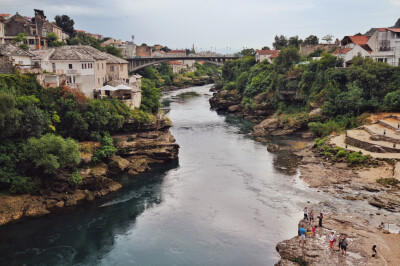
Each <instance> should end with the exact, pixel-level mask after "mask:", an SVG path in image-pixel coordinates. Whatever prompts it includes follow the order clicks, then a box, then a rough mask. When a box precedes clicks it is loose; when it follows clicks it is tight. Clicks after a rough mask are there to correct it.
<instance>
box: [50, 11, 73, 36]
mask: <svg viewBox="0 0 400 266" xmlns="http://www.w3.org/2000/svg"><path fill="white" fill-rule="evenodd" d="M54 20H55V21H56V25H57V26H58V27H60V28H61V29H62V30H63V31H64V32H65V33H67V34H68V35H69V36H70V37H74V36H75V33H76V32H75V29H74V24H75V22H74V20H73V19H71V18H70V17H69V16H67V15H62V16H59V15H57V16H55V17H54Z"/></svg>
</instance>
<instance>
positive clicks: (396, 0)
mask: <svg viewBox="0 0 400 266" xmlns="http://www.w3.org/2000/svg"><path fill="white" fill-rule="evenodd" d="M389 3H391V4H393V5H395V6H400V0H389Z"/></svg>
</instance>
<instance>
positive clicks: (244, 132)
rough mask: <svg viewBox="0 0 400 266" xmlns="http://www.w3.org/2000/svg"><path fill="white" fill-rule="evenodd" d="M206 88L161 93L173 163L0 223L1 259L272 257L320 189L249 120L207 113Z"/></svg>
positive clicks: (122, 261) (239, 260)
mask: <svg viewBox="0 0 400 266" xmlns="http://www.w3.org/2000/svg"><path fill="white" fill-rule="evenodd" d="M209 89H210V85H206V86H202V87H193V88H187V89H183V90H179V91H175V92H170V93H169V94H168V95H167V96H165V97H166V98H167V99H172V102H171V104H170V109H171V110H170V112H169V113H168V117H169V118H170V119H171V120H172V122H173V124H174V126H173V128H171V131H172V134H173V135H174V136H175V138H176V140H177V143H179V145H180V146H181V148H180V154H179V161H176V162H173V163H171V164H168V165H163V166H153V170H152V171H151V172H149V173H145V174H142V175H140V176H137V177H133V178H128V177H126V176H124V177H121V179H120V180H119V181H120V182H121V183H122V184H123V185H124V187H123V188H122V189H121V190H120V191H118V192H115V193H113V194H112V195H108V196H106V197H104V198H102V199H100V200H96V201H94V202H92V203H89V204H84V205H82V206H77V207H74V208H73V210H70V211H68V212H65V211H63V212H60V213H56V214H51V215H48V216H45V217H42V218H37V219H30V220H27V221H24V222H21V223H16V224H11V225H6V226H3V227H1V228H0V265H22V264H25V265H273V264H274V263H276V262H277V261H278V259H279V256H278V254H277V252H276V251H275V245H276V244H277V243H278V242H279V241H282V240H284V239H288V238H291V237H293V236H294V235H296V234H297V223H298V221H299V219H300V218H301V217H302V209H303V207H304V206H305V205H306V204H307V201H311V203H313V202H318V201H319V200H321V199H322V198H323V197H324V196H323V195H321V194H320V192H317V191H316V190H312V189H309V188H308V187H307V186H306V185H305V184H304V183H303V182H302V181H301V180H300V179H299V177H298V173H296V171H295V172H294V173H290V171H285V167H284V166H282V162H283V161H285V160H290V158H289V159H288V158H285V157H282V158H280V157H279V156H278V155H276V154H272V153H269V152H268V151H267V149H266V147H265V145H263V144H261V143H258V142H255V141H254V140H253V139H252V138H251V137H250V136H249V134H248V133H249V130H250V128H251V124H249V122H247V121H245V120H242V119H239V118H235V117H233V116H230V115H226V114H218V113H217V112H216V111H214V110H211V109H210V106H209V103H208V99H209V98H210V97H211V93H210V92H209ZM192 91H195V92H196V93H197V94H194V93H193V94H192V95H188V96H187V97H179V94H182V93H183V92H192ZM321 193H322V192H321Z"/></svg>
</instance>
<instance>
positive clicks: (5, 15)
mask: <svg viewBox="0 0 400 266" xmlns="http://www.w3.org/2000/svg"><path fill="white" fill-rule="evenodd" d="M9 16H11V14H0V17H9Z"/></svg>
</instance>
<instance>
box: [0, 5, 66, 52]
mask: <svg viewBox="0 0 400 266" xmlns="http://www.w3.org/2000/svg"><path fill="white" fill-rule="evenodd" d="M34 11H35V16H34V17H33V18H32V19H31V20H29V19H27V18H25V17H23V16H21V15H20V14H18V13H16V14H15V15H14V16H12V17H11V18H9V19H7V20H4V21H3V22H1V21H0V24H1V23H3V24H4V27H5V33H4V42H5V43H9V44H12V43H14V37H15V36H17V35H18V34H19V33H25V34H26V39H27V45H28V46H29V49H31V50H39V49H42V48H46V47H47V46H48V40H47V37H46V35H47V33H50V32H53V33H55V34H56V35H57V37H58V39H59V40H60V41H61V40H65V38H66V37H67V35H66V34H65V33H64V32H63V31H62V29H61V28H60V27H58V26H56V25H54V24H53V23H50V22H49V21H48V20H46V16H45V15H44V12H43V11H42V10H38V9H35V10H34ZM0 28H1V25H0ZM0 38H1V32H0ZM0 41H1V40H0Z"/></svg>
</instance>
